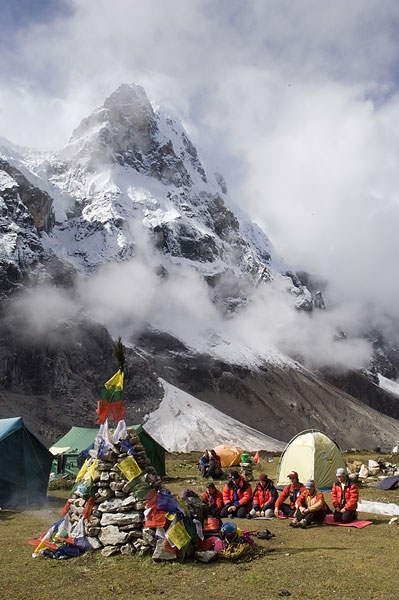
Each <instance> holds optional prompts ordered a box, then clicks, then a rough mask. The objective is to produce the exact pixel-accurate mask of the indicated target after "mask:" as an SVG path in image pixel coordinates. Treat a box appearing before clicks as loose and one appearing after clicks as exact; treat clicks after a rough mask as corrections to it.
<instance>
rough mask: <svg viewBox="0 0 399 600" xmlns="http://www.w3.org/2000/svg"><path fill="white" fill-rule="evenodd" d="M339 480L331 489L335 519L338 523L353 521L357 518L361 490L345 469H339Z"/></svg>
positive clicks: (337, 474)
mask: <svg viewBox="0 0 399 600" xmlns="http://www.w3.org/2000/svg"><path fill="white" fill-rule="evenodd" d="M335 475H336V477H337V481H336V482H335V483H334V485H333V486H332V489H331V500H332V503H333V507H334V521H335V522H336V523H351V522H352V521H354V520H355V519H357V513H356V510H357V503H358V500H359V490H358V487H357V485H356V484H355V483H353V482H352V481H351V480H350V479H349V477H348V475H347V472H346V470H345V469H337V472H336V474H335Z"/></svg>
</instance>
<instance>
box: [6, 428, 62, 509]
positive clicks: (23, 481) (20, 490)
mask: <svg viewBox="0 0 399 600" xmlns="http://www.w3.org/2000/svg"><path fill="white" fill-rule="evenodd" d="M52 460H53V456H52V454H51V453H50V452H49V451H48V450H47V448H46V446H45V445H44V444H43V443H42V442H41V441H40V440H39V439H38V438H37V437H36V436H35V435H34V434H33V433H32V432H31V431H29V429H28V428H27V427H26V426H25V424H24V422H23V420H22V418H21V417H13V418H10V419H0V506H1V507H4V508H6V507H13V506H23V505H25V504H32V503H36V502H42V501H43V500H45V499H46V496H47V486H48V480H49V475H50V469H51V463H52Z"/></svg>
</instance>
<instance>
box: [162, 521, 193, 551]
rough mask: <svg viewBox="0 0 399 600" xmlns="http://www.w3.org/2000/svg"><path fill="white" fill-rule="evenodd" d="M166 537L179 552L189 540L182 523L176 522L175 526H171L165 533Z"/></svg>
mask: <svg viewBox="0 0 399 600" xmlns="http://www.w3.org/2000/svg"><path fill="white" fill-rule="evenodd" d="M166 537H167V538H168V540H169V541H170V542H171V543H172V544H173V545H174V546H176V548H178V549H179V550H180V549H181V548H183V546H185V545H186V544H187V542H189V541H190V540H191V537H190V536H189V534H188V533H187V529H186V528H185V527H184V523H183V521H178V523H176V524H175V525H171V526H170V527H169V529H168V530H167V532H166Z"/></svg>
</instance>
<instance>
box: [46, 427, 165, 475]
mask: <svg viewBox="0 0 399 600" xmlns="http://www.w3.org/2000/svg"><path fill="white" fill-rule="evenodd" d="M128 429H135V430H136V431H137V434H138V436H139V438H140V442H141V443H142V445H143V446H144V449H145V451H146V453H147V456H148V458H149V459H150V461H151V464H152V466H153V467H154V469H155V470H156V472H157V474H158V475H160V476H161V477H163V476H164V475H165V473H166V471H165V448H163V447H162V446H160V444H158V442H156V441H155V440H154V438H152V437H151V436H150V435H149V434H148V433H147V432H146V431H145V429H144V428H143V426H142V425H131V426H128ZM97 434H98V428H97V429H93V428H88V427H71V429H70V430H69V431H68V433H67V434H65V435H64V436H63V437H62V438H61V439H59V440H58V442H56V443H55V444H54V445H53V446H51V448H50V452H51V453H52V454H53V455H54V456H55V457H56V458H55V459H54V461H53V472H54V473H56V474H57V475H61V474H62V475H66V474H70V475H76V474H77V473H78V471H79V469H80V467H81V464H82V463H81V457H80V454H81V453H82V452H83V451H84V450H87V449H88V448H90V446H91V445H92V444H93V443H94V440H95V437H96V435H97Z"/></svg>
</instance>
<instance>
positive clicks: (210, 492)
mask: <svg viewBox="0 0 399 600" xmlns="http://www.w3.org/2000/svg"><path fill="white" fill-rule="evenodd" d="M202 498H203V499H204V500H205V502H206V503H207V505H208V509H209V514H210V516H211V517H216V518H219V517H220V511H221V510H222V508H223V506H224V504H223V494H222V492H221V491H220V490H218V489H217V487H216V486H215V484H214V483H213V482H212V481H210V482H209V483H208V484H207V486H206V491H205V492H204V493H203V494H202Z"/></svg>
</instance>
